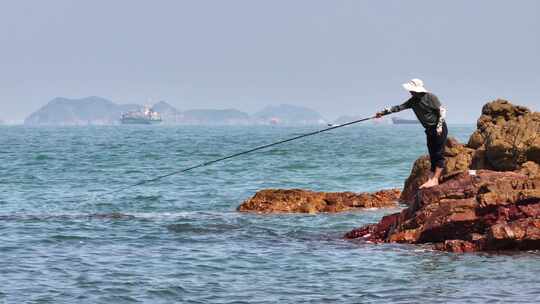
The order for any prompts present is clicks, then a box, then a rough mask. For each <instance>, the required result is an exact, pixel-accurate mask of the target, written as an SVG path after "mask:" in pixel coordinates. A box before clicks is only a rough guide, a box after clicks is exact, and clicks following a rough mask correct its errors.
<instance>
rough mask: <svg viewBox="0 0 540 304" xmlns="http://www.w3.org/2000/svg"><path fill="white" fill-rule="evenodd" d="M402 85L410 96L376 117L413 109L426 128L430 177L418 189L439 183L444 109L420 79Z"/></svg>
mask: <svg viewBox="0 0 540 304" xmlns="http://www.w3.org/2000/svg"><path fill="white" fill-rule="evenodd" d="M403 87H404V88H405V90H407V91H409V92H410V93H411V95H412V97H411V98H409V100H407V101H406V102H404V103H403V104H401V105H398V106H393V107H390V108H386V109H384V110H383V111H381V112H378V113H377V114H376V117H382V116H384V115H388V114H391V113H396V112H399V111H403V110H405V109H410V108H412V109H413V111H414V114H416V117H417V118H418V120H419V121H420V123H421V124H422V126H424V128H425V129H426V130H425V132H426V135H427V147H428V151H429V158H430V161H431V174H430V177H429V179H428V181H427V182H425V183H424V184H423V185H421V186H420V189H422V188H430V187H433V186H436V185H438V184H439V178H440V177H441V174H442V171H443V168H444V155H443V153H444V146H445V144H446V137H447V135H448V127H447V126H446V121H445V118H446V109H445V108H444V107H442V106H441V103H440V102H439V99H438V98H437V96H435V95H434V94H433V93H430V92H428V91H427V90H426V88H425V87H424V82H423V81H422V80H420V79H416V78H415V79H412V80H411V81H409V82H407V83H404V84H403Z"/></svg>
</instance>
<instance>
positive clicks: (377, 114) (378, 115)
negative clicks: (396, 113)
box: [375, 108, 392, 118]
mask: <svg viewBox="0 0 540 304" xmlns="http://www.w3.org/2000/svg"><path fill="white" fill-rule="evenodd" d="M390 113H392V111H391V110H390V108H385V109H384V110H382V111H380V112H377V113H376V114H375V117H377V118H381V117H383V116H384V115H388V114H390Z"/></svg>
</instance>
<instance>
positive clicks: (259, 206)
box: [237, 189, 401, 213]
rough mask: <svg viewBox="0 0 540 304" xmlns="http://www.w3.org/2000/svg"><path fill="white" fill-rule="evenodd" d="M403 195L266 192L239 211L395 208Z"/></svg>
mask: <svg viewBox="0 0 540 304" xmlns="http://www.w3.org/2000/svg"><path fill="white" fill-rule="evenodd" d="M400 194H401V191H400V190H398V189H390V190H382V191H378V192H375V193H353V192H315V191H309V190H301V189H289V190H284V189H266V190H261V191H258V192H257V193H256V194H255V195H254V196H253V197H252V198H250V199H248V200H246V201H245V202H243V203H242V204H241V205H240V206H239V207H238V209H237V210H238V211H241V212H257V213H317V212H342V211H349V210H354V209H361V208H380V207H394V206H396V205H397V200H398V198H399V195H400Z"/></svg>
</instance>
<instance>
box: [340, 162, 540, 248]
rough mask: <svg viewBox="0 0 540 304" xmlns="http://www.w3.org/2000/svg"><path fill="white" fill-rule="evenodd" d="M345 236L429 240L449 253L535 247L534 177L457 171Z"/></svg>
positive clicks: (539, 230) (539, 216) (539, 203)
mask: <svg viewBox="0 0 540 304" xmlns="http://www.w3.org/2000/svg"><path fill="white" fill-rule="evenodd" d="M345 237H346V238H363V239H365V240H367V241H371V242H397V243H411V244H421V243H430V244H432V245H433V247H434V248H436V249H439V250H447V251H453V252H471V251H480V250H510V249H512V250H515V249H517V250H529V249H540V178H539V177H534V178H530V177H528V176H527V175H524V174H519V173H515V172H496V171H490V170H480V171H477V172H475V173H474V174H473V175H471V174H469V172H464V173H460V174H458V175H457V176H453V177H451V178H449V179H448V180H447V181H445V182H443V183H442V184H441V185H439V186H435V187H433V188H430V189H424V190H421V191H418V192H417V195H416V196H415V200H414V202H413V203H412V204H410V206H409V207H408V208H407V209H404V210H403V211H402V212H400V213H396V214H391V215H388V216H385V217H383V219H382V220H381V221H380V222H379V223H378V224H372V225H367V226H364V227H360V228H357V229H355V230H352V231H350V232H349V233H347V234H346V235H345Z"/></svg>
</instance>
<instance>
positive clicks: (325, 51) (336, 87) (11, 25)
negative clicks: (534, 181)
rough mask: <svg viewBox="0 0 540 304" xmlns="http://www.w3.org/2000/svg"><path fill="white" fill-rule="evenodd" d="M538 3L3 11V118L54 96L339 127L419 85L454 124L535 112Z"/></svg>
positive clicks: (68, 5)
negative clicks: (281, 114) (290, 109)
mask: <svg viewBox="0 0 540 304" xmlns="http://www.w3.org/2000/svg"><path fill="white" fill-rule="evenodd" d="M539 54H540V1H536V0H531V1H523V0H522V1H494V0H486V1H471V0H461V1H456V0H452V1H444V2H443V1H433V0H425V1H401V0H396V1H376V0H372V1H353V0H351V1H336V0H328V1H313V0H306V1H298V0H294V1H293V0H286V1H276V0H268V1H256V0H249V1H248V0H246V1H231V0H228V1H217V0H216V1H201V0H193V1H128V0H126V1H119V0H115V1H112V0H106V1H105V0H103V1H96V0H92V1H72V0H66V1H57V0H48V1H38V0H35V1H25V0H17V1H2V2H1V4H0V104H1V108H0V118H2V119H8V120H21V119H24V117H26V116H27V115H28V114H30V112H32V111H34V110H36V109H38V108H39V107H41V106H42V105H44V104H45V103H47V102H48V101H49V100H51V99H52V98H54V97H56V96H64V97H84V96H89V95H97V96H103V97H106V98H109V99H111V100H113V101H115V102H118V103H127V102H137V103H145V102H147V101H148V100H152V101H158V100H162V99H163V100H166V101H168V102H170V103H171V104H173V105H175V106H177V107H178V108H179V109H187V108H231V107H234V108H238V109H241V110H245V111H248V112H254V111H256V110H259V109H260V108H262V107H263V106H265V105H268V104H278V103H290V104H295V105H304V106H309V107H311V108H314V109H316V110H318V111H320V112H321V113H322V114H323V116H326V117H328V118H335V117H337V116H339V115H341V114H358V115H369V114H372V113H373V112H375V111H376V110H378V109H380V108H382V107H384V106H385V105H390V104H397V103H400V102H401V101H403V100H405V99H406V98H407V92H405V91H404V90H403V89H402V88H401V83H403V82H404V81H406V80H408V79H409V78H411V77H419V78H422V79H423V80H424V81H425V83H426V86H427V87H428V88H429V89H431V90H432V91H433V92H435V93H436V94H437V95H439V97H440V99H441V100H442V102H443V103H444V104H446V105H447V107H448V109H449V111H448V115H449V120H450V121H452V122H472V121H475V119H476V118H477V117H478V114H479V111H480V107H481V105H482V104H483V103H485V102H487V101H489V100H491V99H494V98H496V97H504V98H508V99H510V100H512V101H514V102H516V103H520V104H524V105H527V106H529V107H531V108H533V109H535V110H540V59H539Z"/></svg>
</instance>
